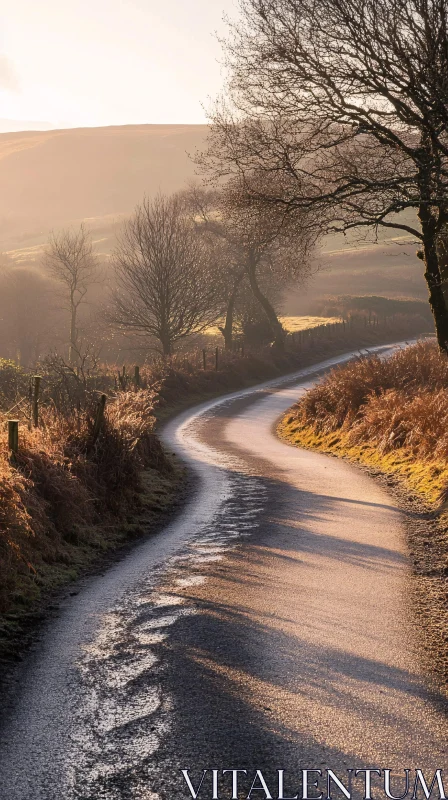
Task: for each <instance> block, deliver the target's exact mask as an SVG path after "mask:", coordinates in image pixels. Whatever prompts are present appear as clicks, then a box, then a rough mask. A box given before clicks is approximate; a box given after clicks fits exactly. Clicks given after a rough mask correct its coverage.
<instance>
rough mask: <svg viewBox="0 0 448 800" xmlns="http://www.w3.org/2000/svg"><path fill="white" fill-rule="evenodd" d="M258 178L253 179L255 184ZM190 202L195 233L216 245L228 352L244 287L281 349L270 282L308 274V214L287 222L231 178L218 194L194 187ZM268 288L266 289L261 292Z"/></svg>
mask: <svg viewBox="0 0 448 800" xmlns="http://www.w3.org/2000/svg"><path fill="white" fill-rule="evenodd" d="M261 181H262V178H261V177H260V176H258V177H257V178H255V177H254V176H252V178H251V186H254V185H255V183H256V184H257V185H258V186H259V184H260V183H261ZM189 201H190V204H191V206H192V207H193V209H194V210H195V213H196V215H197V216H196V220H197V221H196V224H197V225H198V228H199V230H202V231H204V232H205V233H206V234H207V235H208V236H211V237H212V238H213V237H214V238H215V239H216V240H217V241H218V242H219V243H220V247H219V258H220V262H221V269H220V290H221V297H222V300H223V311H224V316H225V322H224V325H223V326H222V327H221V328H220V330H221V333H222V334H223V336H224V341H225V343H226V348H228V349H229V348H231V346H232V338H233V327H234V317H235V313H236V312H237V311H238V305H239V300H240V299H244V305H247V297H244V293H245V289H247V284H248V285H249V286H250V290H251V292H252V295H253V297H254V298H255V299H256V301H257V302H258V304H259V305H260V307H261V308H262V309H263V312H264V314H265V315H266V317H267V320H268V323H269V325H270V328H271V331H272V336H273V339H274V342H275V344H276V346H277V347H280V348H281V347H283V344H284V336H285V332H284V330H283V327H282V325H281V322H280V320H279V318H278V315H277V312H276V310H275V308H274V306H273V304H272V302H271V300H270V297H269V296H268V295H269V294H271V295H272V291H271V292H269V291H268V287H269V283H271V285H273V283H274V281H275V282H276V283H277V285H278V284H279V283H280V284H281V283H282V282H283V283H285V282H290V281H291V280H294V281H295V282H296V283H297V282H298V281H300V280H304V279H305V278H306V277H307V276H308V275H309V274H310V271H311V259H310V256H311V253H312V250H313V246H314V243H315V240H316V237H317V235H318V232H319V231H318V227H317V226H316V225H315V224H314V225H313V226H310V225H309V224H305V220H306V215H305V214H303V213H302V214H300V215H296V216H295V217H294V220H292V219H288V220H285V218H284V216H281V217H280V216H279V215H277V214H275V213H272V211H271V210H269V212H268V211H267V209H266V207H265V206H264V205H263V204H260V203H258V202H254V201H253V200H251V199H250V196H249V195H248V192H247V186H246V184H244V185H243V184H242V182H241V181H240V180H238V179H233V180H231V181H229V183H228V184H227V185H226V186H225V187H223V188H222V189H221V190H220V191H219V192H217V191H209V192H207V191H204V190H200V189H197V188H196V187H193V188H192V189H191V190H190V193H189ZM265 287H266V288H265Z"/></svg>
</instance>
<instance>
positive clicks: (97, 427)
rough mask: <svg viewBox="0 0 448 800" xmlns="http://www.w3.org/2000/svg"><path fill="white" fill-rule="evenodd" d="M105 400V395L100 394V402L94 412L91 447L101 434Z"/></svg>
mask: <svg viewBox="0 0 448 800" xmlns="http://www.w3.org/2000/svg"><path fill="white" fill-rule="evenodd" d="M106 400H107V397H106V395H105V394H102V395H101V397H100V401H99V403H98V408H97V410H96V415H95V422H94V423H93V431H92V445H91V446H92V447H93V445H94V444H95V442H96V441H97V439H98V436H99V435H100V432H101V428H102V426H103V420H104V409H105V408H106Z"/></svg>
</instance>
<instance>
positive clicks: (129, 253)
mask: <svg viewBox="0 0 448 800" xmlns="http://www.w3.org/2000/svg"><path fill="white" fill-rule="evenodd" d="M113 264H114V267H115V275H116V283H117V288H116V289H115V290H114V292H113V306H112V310H111V312H110V314H109V316H110V319H111V320H112V321H113V322H114V323H115V324H117V325H118V326H119V327H120V328H121V329H123V330H125V331H128V332H134V333H137V334H143V335H144V336H145V337H152V338H154V339H156V340H157V342H158V345H157V346H158V347H159V348H160V349H161V351H162V353H163V355H165V356H169V355H171V353H172V352H173V348H174V346H175V344H176V343H177V342H179V341H181V340H182V339H185V337H187V336H189V335H190V334H193V333H198V332H200V331H202V330H204V329H205V328H207V327H208V326H209V325H210V324H213V323H214V322H215V321H216V318H217V315H218V313H219V305H218V299H217V291H216V281H215V272H214V266H215V265H214V260H213V253H212V252H211V251H210V249H209V247H208V246H207V242H206V241H204V239H203V237H201V236H199V235H198V233H197V231H196V229H195V227H194V225H193V224H192V222H191V219H190V218H189V215H188V214H187V213H186V212H185V204H184V201H183V199H182V198H181V197H180V196H179V195H174V196H172V197H165V196H163V195H158V196H157V197H156V198H155V199H154V200H152V201H151V200H149V199H148V198H145V199H144V200H143V202H142V204H141V205H138V206H137V208H136V209H135V212H134V214H133V216H132V217H131V218H130V219H129V220H128V221H127V222H126V223H125V224H124V226H123V229H122V231H121V234H120V236H119V240H118V244H117V247H116V249H115V252H114V255H113Z"/></svg>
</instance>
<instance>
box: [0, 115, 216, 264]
mask: <svg viewBox="0 0 448 800" xmlns="http://www.w3.org/2000/svg"><path fill="white" fill-rule="evenodd" d="M205 133H206V126H205V125H125V126H117V127H108V128H77V129H67V130H48V131H26V132H19V133H4V134H1V135H0V186H1V188H2V191H1V192H0V249H1V250H3V251H8V250H14V249H16V248H21V247H23V248H28V247H33V246H35V245H38V244H39V243H40V240H41V237H44V238H45V236H46V234H47V233H48V230H50V229H51V228H53V227H59V226H61V225H65V224H68V223H70V222H76V221H79V220H81V219H86V218H92V220H91V221H92V226H93V227H94V228H99V229H100V228H101V225H102V222H101V221H102V220H103V218H106V219H104V223H105V225H106V227H110V225H111V222H112V218H115V217H117V216H120V215H122V214H126V213H128V212H129V211H131V210H132V208H133V207H134V206H135V204H136V203H137V202H138V201H139V200H140V199H141V197H142V196H143V194H144V193H147V194H149V195H152V194H155V193H157V191H159V190H162V191H164V192H172V191H175V190H177V189H180V188H181V187H182V186H183V185H184V184H185V182H186V181H187V180H188V179H191V178H193V177H194V165H193V164H192V162H191V161H190V160H189V158H188V155H187V153H188V152H194V151H195V149H196V148H197V147H200V146H201V144H202V142H203V140H204V136H205ZM103 227H104V225H103Z"/></svg>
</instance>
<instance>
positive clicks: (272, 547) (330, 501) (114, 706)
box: [0, 359, 448, 800]
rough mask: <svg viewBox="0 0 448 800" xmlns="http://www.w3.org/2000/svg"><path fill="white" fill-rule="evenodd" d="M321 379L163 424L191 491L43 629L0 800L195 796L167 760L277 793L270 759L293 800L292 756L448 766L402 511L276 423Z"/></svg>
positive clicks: (299, 764) (7, 742) (322, 761)
mask: <svg viewBox="0 0 448 800" xmlns="http://www.w3.org/2000/svg"><path fill="white" fill-rule="evenodd" d="M334 361H336V359H335V360H334ZM334 361H332V362H325V364H323V365H320V368H321V369H325V368H328V367H329V366H331V364H333V363H334ZM317 374H318V373H317V371H316V369H314V370H313V369H308V370H304V371H303V372H302V373H297V374H296V375H295V376H293V377H291V376H290V377H289V378H288V379H283V380H278V381H276V382H271V383H269V384H265V385H264V387H262V388H256V389H251V390H247V391H244V392H240V393H236V394H234V395H232V396H230V397H229V398H227V399H225V400H219V401H213V402H211V403H208V404H205V405H204V406H201V407H199V408H198V409H193V410H192V411H188V412H186V413H185V414H183V415H181V416H180V417H178V418H176V419H175V420H173V421H172V422H171V423H169V425H168V426H167V428H166V429H165V432H164V437H165V441H166V443H167V444H168V446H169V447H170V448H172V449H173V450H174V449H175V450H176V452H177V453H179V454H180V455H181V457H183V458H184V459H185V460H186V461H187V462H188V463H189V464H190V466H191V467H192V468H193V470H194V471H195V473H196V474H197V475H198V477H199V480H198V485H197V488H196V490H195V491H194V493H193V495H192V497H191V499H190V502H189V504H188V506H187V507H186V508H185V510H184V511H183V512H182V514H181V515H180V516H179V517H178V518H176V519H175V520H174V522H173V523H172V524H171V525H169V526H168V527H167V528H166V529H165V530H164V531H162V532H161V533H160V534H158V535H157V536H154V537H152V538H151V539H150V540H148V541H146V542H144V543H143V544H140V545H139V546H137V547H136V548H135V549H134V550H133V551H132V552H131V553H130V554H129V555H128V556H127V557H126V558H124V559H123V561H121V562H120V563H118V564H116V565H115V566H113V567H112V568H111V569H109V570H108V571H107V572H106V573H105V574H104V575H103V576H98V577H96V578H90V579H88V580H86V581H84V585H83V586H82V588H81V591H80V592H79V594H78V595H77V596H76V597H70V598H69V599H67V600H66V601H65V602H64V603H63V605H62V607H61V611H60V613H59V615H58V618H57V619H56V620H52V621H51V622H49V623H48V624H47V626H46V628H45V630H44V631H43V632H42V634H41V639H40V642H38V643H37V644H36V645H35V646H34V648H33V650H32V652H31V654H30V656H29V657H28V658H27V660H26V661H25V663H24V665H23V668H22V669H21V671H20V673H19V674H18V680H17V683H16V686H17V696H16V698H14V702H13V703H12V705H11V708H10V709H8V712H7V713H6V714H5V719H4V722H3V725H2V728H1V733H0V798H1V800H75V799H76V800H80V798H82V800H97V799H98V800H100V798H101V799H103V798H104V800H119V799H120V800H157V799H158V798H162V799H163V800H165V798H166V800H177V798H188V797H190V796H191V795H190V793H189V790H188V787H187V785H186V782H185V780H184V778H183V776H182V774H181V769H188V770H189V775H190V776H191V780H192V782H193V784H194V786H195V787H196V785H197V784H198V782H199V779H200V777H201V774H202V770H203V769H208V770H212V769H217V770H219V798H220V800H224V799H225V798H230V797H231V791H230V789H231V780H232V776H231V775H230V774H226V775H222V770H225V769H245V770H247V774H244V773H240V774H239V787H240V794H241V796H247V793H248V790H249V788H250V785H251V783H252V779H253V777H254V773H255V770H256V769H260V770H262V772H263V775H264V777H265V779H266V781H267V783H268V786H269V788H270V791H271V794H272V797H274V798H276V797H277V796H278V784H277V776H278V773H277V772H276V771H277V770H278V769H284V770H285V797H287V796H289V795H293V794H295V793H296V791H297V789H298V788H299V781H298V774H299V770H300V769H302V768H310V769H311V768H317V769H319V768H320V769H323V770H324V769H326V768H331V769H333V770H334V771H335V772H336V773H337V774H338V776H339V777H341V778H342V779H343V780H347V769H349V768H362V767H377V768H390V769H392V771H393V773H396V774H397V775H402V774H403V773H402V770H403V769H404V768H410V769H411V770H413V769H415V768H422V769H424V770H425V772H426V771H427V772H428V773H430V772H431V770H432V771H434V770H435V769H437V768H444V767H445V766H447V760H448V759H447V757H446V748H447V731H448V725H447V718H446V713H445V710H444V707H445V706H444V704H445V700H444V698H443V697H442V696H440V695H439V694H438V692H437V690H436V689H435V688H433V687H431V683H430V682H429V680H428V677H427V676H426V675H425V673H424V668H423V666H422V664H423V661H422V660H421V659H420V653H419V642H418V638H419V637H418V625H417V624H416V621H415V620H414V618H413V614H412V609H411V608H409V601H408V596H409V591H408V581H409V580H410V574H409V569H408V562H407V557H406V545H405V537H404V531H403V520H402V516H401V513H400V511H399V510H398V508H397V507H396V505H395V503H394V501H393V500H392V499H391V497H390V496H389V495H388V494H387V493H386V492H385V491H384V490H383V489H382V488H381V487H380V486H379V485H378V484H377V483H375V482H374V481H373V480H372V479H370V478H369V477H368V476H367V475H366V474H365V473H363V472H361V471H360V470H358V469H356V468H355V467H353V466H351V465H349V464H347V463H345V462H341V461H338V460H336V459H332V458H329V457H326V456H323V455H320V454H317V453H311V452H306V451H301V450H298V449H296V448H293V447H289V446H288V445H286V444H284V443H281V442H279V441H278V440H277V439H276V438H275V436H274V435H273V425H274V423H275V421H276V420H277V419H278V417H279V416H280V415H281V414H282V412H283V411H284V410H285V409H287V408H288V407H289V406H290V405H291V404H292V403H293V402H295V401H296V399H297V397H298V395H299V393H300V392H302V391H305V390H306V388H307V386H309V385H310V384H311V382H312V381H313V380H316V375H317ZM211 776H212V773H211V772H210V771H209V772H207V773H205V777H204V780H203V785H202V788H201V793H200V794H199V800H201V799H202V798H211V797H212V780H211ZM358 780H359V781H360V779H356V780H355V781H354V783H353V793H354V796H355V795H356V794H357V792H358V791H361V786H362V783H358V782H357V781H358ZM379 783H381V782H379ZM373 784H374V786H375V785H376V784H375V778H374V779H373ZM257 785H260V784H259V783H258V784H257ZM378 785H379V784H378ZM397 786H398V785H397ZM401 793H402V790H400V791H398V789H397V791H396V794H401ZM342 796H343V795H342V794H341V793H340V792H339V793H338V792H336V793H335V794H334V797H335V798H338V797H342ZM374 796H375V794H374ZM376 796H384V795H383V794H381V793H380V794H379V795H376ZM260 797H261V798H264V797H265V793H264V792H263V791H257V790H254V792H253V793H252V798H260Z"/></svg>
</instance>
